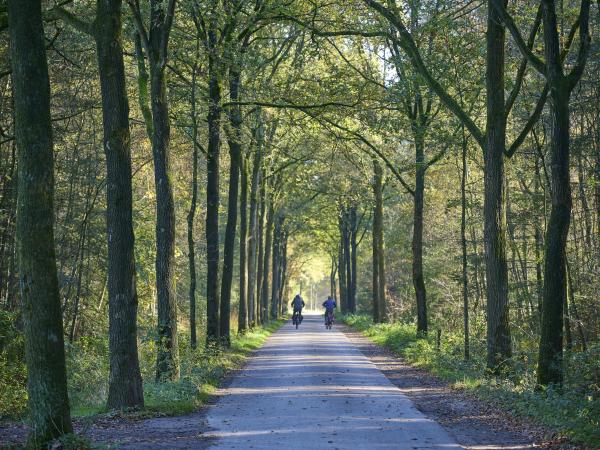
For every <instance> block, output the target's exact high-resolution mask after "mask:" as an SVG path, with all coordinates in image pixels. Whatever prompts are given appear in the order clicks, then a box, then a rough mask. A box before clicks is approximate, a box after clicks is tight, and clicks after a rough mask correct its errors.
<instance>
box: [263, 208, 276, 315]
mask: <svg viewBox="0 0 600 450" xmlns="http://www.w3.org/2000/svg"><path fill="white" fill-rule="evenodd" d="M267 201H268V203H269V204H268V208H267V223H266V225H265V245H264V248H265V249H264V261H263V264H264V265H263V276H262V288H261V294H260V295H261V297H260V304H261V308H262V309H261V320H262V322H263V323H267V322H268V321H269V281H270V280H269V271H270V268H271V249H272V247H273V218H274V215H275V211H274V207H273V199H272V198H268V199H267Z"/></svg>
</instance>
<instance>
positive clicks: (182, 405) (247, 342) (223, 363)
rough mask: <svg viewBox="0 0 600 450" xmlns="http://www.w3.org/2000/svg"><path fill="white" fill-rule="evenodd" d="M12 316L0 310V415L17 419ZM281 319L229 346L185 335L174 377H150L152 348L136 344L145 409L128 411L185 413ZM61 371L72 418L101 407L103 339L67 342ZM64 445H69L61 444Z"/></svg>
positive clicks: (22, 399) (22, 391)
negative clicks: (194, 345)
mask: <svg viewBox="0 0 600 450" xmlns="http://www.w3.org/2000/svg"><path fill="white" fill-rule="evenodd" d="M5 321H7V322H6V323H12V318H11V317H8V316H7V314H6V313H2V315H0V330H1V331H0V332H1V333H2V334H0V344H1V347H0V419H1V418H7V419H19V418H22V417H23V415H24V414H25V413H26V408H27V370H26V367H25V364H24V361H23V355H22V352H23V350H22V346H23V342H22V335H21V334H20V333H17V332H16V331H15V334H14V336H13V335H10V336H9V335H8V334H7V330H11V329H12V328H11V326H4V325H6V323H5ZM282 324H283V322H282V321H274V322H271V323H269V324H267V325H265V326H264V327H260V328H254V329H252V330H249V331H248V332H247V333H245V334H242V335H235V336H233V338H232V342H231V348H230V349H221V348H217V347H215V348H207V349H204V348H202V349H200V348H199V349H196V350H192V349H191V348H190V345H189V341H188V336H187V335H184V334H182V336H181V339H180V342H179V344H180V356H181V378H180V379H179V381H171V382H164V383H158V382H155V381H154V376H155V372H154V371H155V365H156V353H155V348H156V346H155V345H154V341H153V339H150V337H151V336H150V337H148V336H147V339H143V340H142V342H141V344H140V365H141V366H142V368H143V370H142V373H143V378H144V397H145V408H144V410H143V411H129V412H126V413H127V414H128V415H131V416H134V417H136V418H143V417H154V416H172V415H180V414H186V413H190V412H192V411H195V410H196V409H198V407H200V405H202V404H203V403H204V402H205V401H206V399H207V398H208V396H209V395H210V394H211V393H212V392H213V391H214V390H215V389H216V387H217V386H218V385H219V383H220V381H221V380H222V379H223V377H224V376H225V375H226V373H227V372H228V371H230V370H233V369H235V368H237V367H239V366H240V365H241V364H242V363H243V361H244V358H245V357H246V355H247V354H248V353H249V352H251V351H253V350H255V349H257V348H259V347H260V346H261V345H262V344H263V342H264V341H265V339H266V338H267V337H268V336H269V335H270V334H271V333H272V332H273V331H275V330H276V329H277V328H279V327H280V326H281V325H282ZM9 358H12V359H9ZM67 366H68V367H67V375H68V384H69V398H70V401H71V413H72V415H73V416H74V417H86V416H93V415H95V414H98V413H101V412H104V411H105V405H106V397H107V395H108V374H109V364H108V341H107V340H106V337H104V338H94V337H89V336H86V337H82V338H81V339H79V340H78V341H77V343H76V344H75V345H68V346H67ZM64 445H65V448H76V447H77V446H76V445H75V446H74V447H69V446H68V445H67V444H64Z"/></svg>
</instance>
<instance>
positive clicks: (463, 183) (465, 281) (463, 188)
mask: <svg viewBox="0 0 600 450" xmlns="http://www.w3.org/2000/svg"><path fill="white" fill-rule="evenodd" d="M462 132H463V138H462V171H461V177H460V244H461V249H462V296H463V334H464V356H465V360H467V361H468V360H469V359H470V357H471V355H470V345H469V272H468V264H467V143H468V141H467V136H466V134H465V128H464V126H463V129H462Z"/></svg>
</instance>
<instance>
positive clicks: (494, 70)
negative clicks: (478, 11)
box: [484, 0, 512, 371]
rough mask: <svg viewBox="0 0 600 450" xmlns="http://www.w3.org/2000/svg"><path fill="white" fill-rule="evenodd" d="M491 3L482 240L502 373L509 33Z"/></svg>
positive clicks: (491, 331) (492, 357)
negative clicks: (506, 79) (505, 78)
mask: <svg viewBox="0 0 600 450" xmlns="http://www.w3.org/2000/svg"><path fill="white" fill-rule="evenodd" d="M491 1H493V0H489V1H488V20H487V36H486V37H487V68H486V92H487V143H486V147H485V149H484V172H485V173H484V189H485V193H484V219H485V227H484V241H485V261H486V279H487V280H486V281H487V282H486V290H487V366H488V369H490V370H492V371H498V370H501V368H502V366H504V365H506V363H507V362H508V360H509V359H510V358H511V357H512V349H511V336H510V326H509V315H508V268H507V264H506V203H505V192H504V151H505V147H506V115H505V113H504V90H505V85H504V39H505V30H504V27H503V26H502V25H500V23H501V20H500V18H499V16H498V14H497V13H496V11H495V9H494V7H493V6H492V4H491Z"/></svg>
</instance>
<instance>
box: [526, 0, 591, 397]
mask: <svg viewBox="0 0 600 450" xmlns="http://www.w3.org/2000/svg"><path fill="white" fill-rule="evenodd" d="M589 6H590V2H589V0H583V1H582V3H581V12H580V16H579V26H580V35H581V48H580V52H579V55H578V61H577V63H576V65H575V67H574V68H573V71H571V73H570V74H569V75H567V76H565V74H564V72H563V65H562V57H561V52H562V50H561V45H560V37H559V34H558V23H557V18H556V10H555V4H554V0H543V1H542V15H543V24H544V53H545V59H546V66H545V67H546V81H547V82H548V85H549V86H550V115H551V117H552V122H551V141H550V155H551V180H552V192H551V194H552V209H551V211H550V219H549V220H548V225H547V229H546V238H545V245H546V248H545V260H544V295H543V303H542V327H541V335H540V348H539V359H538V370H537V381H538V384H539V385H541V386H545V385H548V384H550V383H554V384H558V385H562V382H563V367H562V366H563V348H562V346H563V314H564V311H563V309H564V305H565V302H566V298H565V297H566V295H567V292H566V287H567V280H566V273H567V268H566V245H567V237H568V233H569V225H570V221H571V209H572V199H571V183H570V174H569V168H570V142H569V140H570V135H569V132H570V129H569V125H570V124H569V119H570V118H569V100H570V96H571V91H572V90H573V88H574V87H575V85H576V83H577V82H578V81H579V78H580V77H581V73H583V69H584V67H585V61H586V59H587V53H588V51H589V40H590V37H589V29H588V21H589ZM578 69H579V72H576V70H578Z"/></svg>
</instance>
